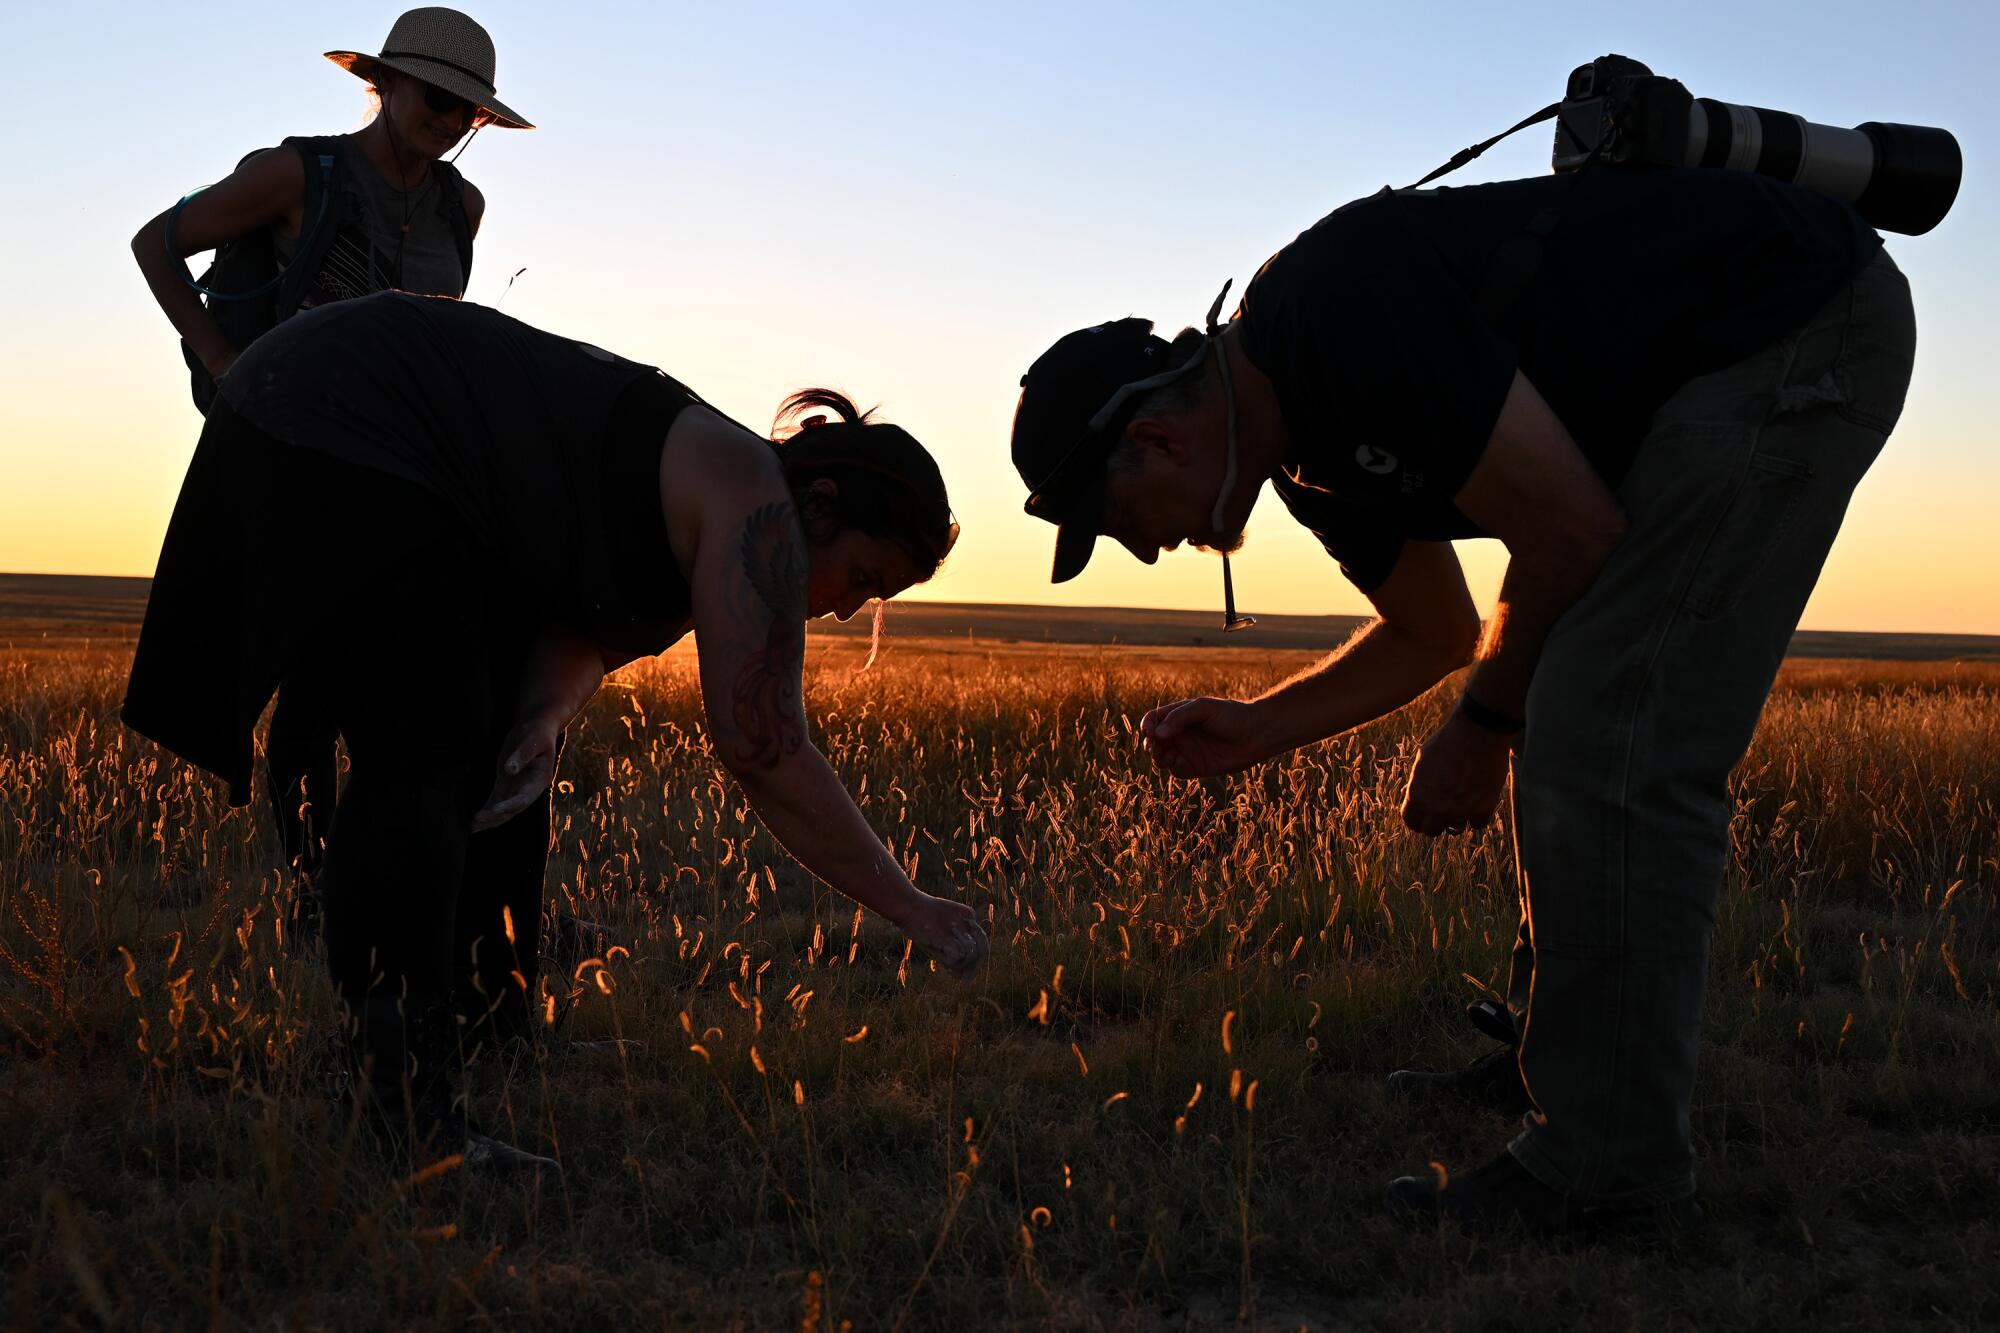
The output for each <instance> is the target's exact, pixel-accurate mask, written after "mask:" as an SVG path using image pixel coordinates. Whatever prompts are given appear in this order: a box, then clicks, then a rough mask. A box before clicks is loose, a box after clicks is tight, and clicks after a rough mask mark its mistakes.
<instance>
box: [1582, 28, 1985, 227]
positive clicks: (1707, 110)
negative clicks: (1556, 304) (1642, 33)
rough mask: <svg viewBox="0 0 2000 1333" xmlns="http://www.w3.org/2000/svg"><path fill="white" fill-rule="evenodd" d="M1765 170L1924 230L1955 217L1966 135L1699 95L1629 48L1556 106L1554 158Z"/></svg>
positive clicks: (1884, 222)
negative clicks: (1818, 119)
mask: <svg viewBox="0 0 2000 1333" xmlns="http://www.w3.org/2000/svg"><path fill="white" fill-rule="evenodd" d="M1599 163H1601V164H1604V165H1608V166H1614V167H1631V166H1654V167H1710V168H1718V169H1721V170H1725V171H1754V172H1757V173H1758V174H1760V175H1764V176H1770V177H1772V178H1774V179H1776V180H1782V181H1786V182H1788V183H1790V184H1793V185H1797V186H1800V187H1802V188H1804V189H1808V190H1813V191H1815V192H1817V193H1820V194H1825V195H1831V196H1832V197H1833V198H1836V199H1840V200H1844V201H1845V202H1847V203H1848V204H1851V205H1852V206H1853V207H1854V210H1855V211H1856V212H1857V213H1859V214H1861V216H1862V218H1863V219H1865V220H1866V221H1867V222H1868V223H1869V224H1870V225H1872V226H1875V227H1880V228H1883V229H1884V230H1887V231H1898V232H1903V233H1906V234H1908V235H1911V236H1918V235H1922V234H1923V233H1924V232H1927V231H1929V230H1930V229H1931V228H1932V227H1935V226H1936V225H1937V224H1938V223H1939V222H1941V221H1943V219H1944V215H1945V214H1946V213H1947V212H1949V211H1950V210H1951V205H1952V202H1953V201H1954V200H1955V199H1956V198H1957V197H1958V186H1959V180H1960V177H1961V176H1962V174H1963V171H1964V162H1963V158H1962V157H1961V155H1960V153H1959V148H1958V140H1956V139H1954V138H1953V137H1952V136H1951V133H1950V132H1949V131H1947V130H1941V129H1935V128H1932V127H1930V126H1926V125H1898V124H1893V123H1889V122H1884V121H1869V122H1867V123H1866V124H1863V125H1857V126H1855V127H1854V128H1853V129H1839V128H1837V127H1835V126H1831V125H1818V124H1814V123H1813V122H1812V121H1809V120H1807V119H1805V118H1804V117H1803V116H1796V115H1793V114H1792V113H1790V112H1787V111H1772V110H1770V109H1768V108H1765V107H1754V106H1739V105H1737V104H1735V103H1733V102H1718V101H1716V100H1715V99H1713V98H1708V97H1701V98H1697V97H1695V96H1694V95H1692V94H1691V93H1689V92H1688V90H1687V89H1686V88H1685V87H1684V86H1682V84H1681V83H1680V82H1679V81H1677V80H1674V79H1668V78H1662V77H1661V76H1659V75H1656V74H1654V73H1653V71H1652V70H1650V69H1648V68H1647V67H1646V66H1645V65H1642V64H1640V63H1639V62H1638V61H1636V60H1631V59H1627V58H1626V57H1624V56H1619V55H1608V56H1602V57H1600V58H1598V59H1596V60H1593V61H1592V62H1590V63H1589V64H1588V65H1579V66H1577V68H1576V69H1575V70H1574V71H1572V72H1571V74H1570V76H1569V85H1568V87H1567V88H1566V89H1565V90H1564V92H1563V100H1562V102H1561V103H1560V105H1559V106H1558V108H1557V112H1556V136H1555V147H1554V150H1553V152H1552V153H1551V154H1550V164H1551V165H1552V166H1553V167H1554V168H1555V169H1556V170H1557V171H1577V170H1581V169H1582V168H1584V167H1586V166H1590V165H1593V164H1599Z"/></svg>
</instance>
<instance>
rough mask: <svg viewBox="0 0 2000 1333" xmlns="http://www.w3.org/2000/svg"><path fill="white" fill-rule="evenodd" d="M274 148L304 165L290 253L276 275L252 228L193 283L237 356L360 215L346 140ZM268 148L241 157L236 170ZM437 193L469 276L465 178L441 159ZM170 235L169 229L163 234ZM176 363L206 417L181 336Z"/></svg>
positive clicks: (301, 290) (272, 255)
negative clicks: (296, 237)
mask: <svg viewBox="0 0 2000 1333" xmlns="http://www.w3.org/2000/svg"><path fill="white" fill-rule="evenodd" d="M280 146H281V147H288V148H291V149H293V150H294V151H296V152H297V153H298V155H299V157H300V158H301V159H302V160H303V164H304V166H305V195H304V198H303V199H302V201H301V205H300V209H299V218H300V223H299V225H300V228H301V230H300V234H299V244H298V250H297V252H296V253H295V254H294V255H293V256H292V262H291V263H290V264H288V265H287V266H286V267H285V269H284V272H283V274H282V275H281V274H280V273H279V271H278V250H277V243H276V240H275V238H274V237H273V236H272V234H271V229H270V228H269V227H259V228H258V229H257V230H255V231H253V232H250V233H248V234H247V235H243V236H239V237H237V238H236V239H235V240H233V241H226V242H224V243H223V244H222V245H219V246H217V247H216V249H215V258H214V260H213V261H212V262H211V263H210V264H209V266H208V270H207V272H205V273H203V274H202V275H201V277H200V278H198V279H196V280H195V287H196V289H197V290H199V291H201V292H202V304H203V305H205V306H206V307H207V308H208V313H209V315H210V317H211V318H213V319H214V320H215V322H216V324H217V326H219V327H220V328H221V330H222V336H223V337H224V338H225V339H227V340H228V342H229V345H230V346H231V347H234V348H235V349H236V350H237V351H238V352H241V351H243V350H244V349H245V348H247V347H249V346H250V344H251V343H253V342H255V341H256V340H257V339H258V338H259V337H260V336H262V335H263V334H265V333H267V332H269V331H270V330H271V329H274V328H276V327H277V326H278V325H279V324H282V323H283V322H284V321H286V320H288V319H290V318H291V317H292V316H293V315H295V314H297V313H298V309H299V302H300V301H301V300H302V299H303V297H304V295H305V292H306V288H307V286H308V284H309V283H310V282H311V280H312V279H313V278H314V277H316V276H317V275H318V274H319V270H320V266H321V264H322V263H324V262H325V259H326V254H327V250H328V249H329V248H330V247H331V246H332V244H333V242H334V239H335V238H336V237H337V236H339V235H340V233H341V230H342V228H344V227H346V226H349V225H350V224H352V223H354V222H356V221H357V220H358V219H359V218H360V216H361V204H360V200H359V199H358V198H357V197H356V195H355V194H354V192H353V190H352V189H350V188H349V187H348V184H347V163H346V161H345V160H344V159H345V156H346V154H347V152H348V151H350V149H351V145H350V144H349V142H348V141H347V140H346V139H344V138H340V137H334V136H330V135H329V136H299V137H294V138H289V139H286V140H285V141H284V143H283V144H282V145H280ZM265 151H269V150H266V149H261V148H260V149H258V150H256V152H252V153H247V154H245V155H244V156H243V158H242V160H241V161H239V162H238V163H237V164H236V165H237V167H238V168H239V169H240V168H241V167H242V166H243V163H245V162H248V161H249V160H250V159H251V158H253V157H256V156H257V155H258V153H262V152H265ZM431 170H433V171H436V172H438V173H439V177H438V179H439V182H440V183H441V185H442V186H443V189H444V207H445V212H446V215H447V216H448V218H449V219H450V222H451V233H452V240H453V242H454V243H456V245H457V246H458V259H459V267H460V270H461V271H462V272H463V273H464V275H465V277H466V278H467V279H470V278H471V276H472V223H471V219H470V218H468V217H467V216H466V212H465V177H463V176H461V175H460V174H459V172H458V168H457V167H454V166H452V165H451V164H450V163H449V162H433V163H432V164H431ZM169 234H171V231H170V232H169ZM181 359H182V360H184V361H186V362H187V367H188V380H189V389H190V391H191V392H192V394H193V396H194V405H195V406H196V407H197V408H199V409H200V410H201V412H202V413H203V414H204V415H206V414H207V412H208V409H209V407H210V406H211V405H212V404H213V403H214V402H215V379H214V377H213V376H211V375H210V374H209V373H208V368H207V367H206V366H204V365H203V364H202V363H201V358H200V357H198V356H196V355H195V354H194V349H193V348H191V347H189V346H188V344H187V340H186V339H182V340H181Z"/></svg>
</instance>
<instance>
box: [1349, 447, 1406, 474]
mask: <svg viewBox="0 0 2000 1333" xmlns="http://www.w3.org/2000/svg"><path fill="white" fill-rule="evenodd" d="M1354 461H1355V462H1356V463H1359V464H1360V465H1361V470H1362V471H1363V472H1373V473H1375V474H1376V475H1378V476H1386V475H1388V474H1389V473H1391V472H1394V471H1395V470H1396V469H1397V468H1398V467H1399V466H1401V463H1400V461H1399V460H1398V459H1397V457H1396V455H1394V454H1392V453H1390V452H1389V451H1388V450H1387V449H1378V448H1376V447H1375V446H1374V445H1372V444H1364V445H1362V446H1361V447H1360V448H1358V449H1356V450H1355V451H1354Z"/></svg>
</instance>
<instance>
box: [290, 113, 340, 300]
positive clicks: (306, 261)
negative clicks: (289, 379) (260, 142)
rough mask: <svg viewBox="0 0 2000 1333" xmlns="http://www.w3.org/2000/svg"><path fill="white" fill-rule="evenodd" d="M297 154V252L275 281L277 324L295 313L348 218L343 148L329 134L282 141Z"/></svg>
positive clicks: (338, 141)
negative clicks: (301, 178)
mask: <svg viewBox="0 0 2000 1333" xmlns="http://www.w3.org/2000/svg"><path fill="white" fill-rule="evenodd" d="M285 145H286V146H288V147H290V148H291V149H292V150H293V151H295V152H297V153H298V155H299V158H300V160H301V165H302V166H303V167H304V168H305V192H304V194H303V195H302V196H301V197H300V201H299V217H300V218H301V219H303V220H302V222H301V223H300V231H299V244H298V249H297V250H296V251H295V252H294V253H293V255H292V262H291V263H290V264H287V265H286V266H285V271H284V273H283V275H282V276H281V277H280V279H279V282H278V297H277V310H276V312H275V313H276V315H277V321H276V322H277V323H280V324H282V323H284V322H285V321H286V320H287V319H290V318H291V317H292V316H293V315H294V314H296V313H297V312H298V308H299V302H300V300H301V299H303V298H304V295H305V287H306V283H307V282H308V281H309V280H310V279H311V278H312V277H313V276H314V275H315V274H317V273H318V272H319V266H320V263H321V261H323V260H324V259H325V258H326V252H327V248H328V247H329V246H331V245H332V244H333V238H334V237H335V236H336V235H338V234H339V232H340V228H341V225H342V224H343V223H345V222H346V221H347V219H348V213H349V211H350V210H349V204H348V200H347V196H346V192H345V191H344V190H342V189H341V188H340V187H341V184H342V182H343V181H344V179H345V169H344V167H343V165H342V162H341V156H342V150H343V147H344V145H343V144H342V142H341V140H340V139H338V138H336V137H333V136H331V135H318V136H298V137H294V138H289V139H286V140H285Z"/></svg>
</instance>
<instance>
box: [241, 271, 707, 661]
mask: <svg viewBox="0 0 2000 1333" xmlns="http://www.w3.org/2000/svg"><path fill="white" fill-rule="evenodd" d="M221 391H222V395H223V397H224V398H225V399H227V400H228V402H229V404H230V406H231V407H233V408H235V410H236V411H237V412H238V413H239V414H240V415H241V416H242V417H244V419H245V420H247V421H249V422H250V423H251V424H252V425H254V426H256V427H258V428H259V429H260V430H262V431H264V432H265V433H266V434H269V435H271V436H272V437H274V438H276V439H278V440H281V441H283V442H285V443H287V444H290V445H294V446H296V447H299V448H306V449H312V450H315V451H317V452H320V453H324V454H327V455H330V456H332V457H335V458H339V459H342V460H344V461H346V462H349V463H355V464H359V465H361V466H363V467H367V468H372V469H375V470H377V471H381V472H386V473H389V474H391V475H393V476H397V477H402V478H404V479H406V480H409V481H412V482H415V483H416V484H417V485H419V486H421V487H423V488H424V489H425V490H427V491H429V492H431V493H432V494H434V495H436V496H437V497H439V498H440V499H442V500H443V501H444V502H445V503H446V504H447V505H448V506H449V507H450V508H451V509H452V510H453V511H454V513H455V514H456V515H457V516H458V518H459V519H460V520H461V521H462V523H463V524H464V526H465V529H466V530H467V532H468V533H470V534H471V536H472V539H473V540H474V541H475V542H477V543H478V544H479V545H480V546H482V547H483V548H484V550H485V552H486V553H487V554H488V555H489V556H490V557H491V561H492V567H493V569H494V571H495V578H494V586H493V588H492V589H490V590H489V591H490V592H492V593H497V594H499V595H500V596H501V597H502V598H503V599H504V600H506V601H507V602H510V603H513V604H516V605H517V606H518V608H519V609H520V610H521V611H523V612H526V613H529V614H533V615H536V616H540V617H545V618H550V619H555V620H558V621H562V622H567V623H569V624H571V625H572V626H573V627H575V628H576V629H578V630H580V631H582V632H584V633H586V634H588V635H590V636H591V637H593V638H594V639H596V640H598V641H599V642H601V643H603V644H605V646H607V647H609V648H613V649H615V650H617V651H619V652H621V653H623V654H624V655H627V656H640V655H645V654H649V653H657V652H659V651H661V650H662V649H663V648H664V647H665V646H666V645H667V644H668V643H670V642H672V640H673V639H674V638H675V637H678V635H679V634H680V633H681V632H682V631H683V630H684V629H685V625H686V619H687V616H688V613H689V609H690V606H691V600H692V599H691V597H690V594H689V590H688V587H687V582H686V579H685V578H684V577H683V576H682V575H681V573H680V570H679V568H678V566H677V565H676V564H675V563H674V560H673V553H672V550H671V548H670V547H669V546H668V544H667V531H666V521H665V518H664V516H663V515H662V513H661V510H660V490H659V484H658V476H659V460H660V454H659V451H660V448H661V445H662V444H663V442H664V441H665V438H666V433H667V429H668V427H670V426H671V425H672V423H673V420H674V418H675V417H676V416H678V415H679V413H680V411H681V410H682V409H683V408H685V407H687V406H689V405H691V404H698V403H700V402H701V399H700V398H699V397H698V396H697V395H695V394H694V393H693V392H692V391H691V390H689V389H687V388H686V387H685V386H683V385H681V384H678V383H676V382H675V381H673V380H671V379H669V378H667V377H666V376H664V375H662V374H661V373H660V372H659V371H658V370H656V369H655V368H653V367H652V366H647V365H642V364H640V363H639V362H636V361H628V360H626V359H625V358H623V357H619V356H615V355H613V354H612V353H610V352H607V351H604V350H603V349H601V348H598V347H594V346H592V345H590V344H588V343H582V342H577V341H574V340H572V339H569V338H563V337H560V336H558V335H556V334H552V333H545V332H543V331H542V330H540V329H536V328H532V327H530V326H529V325H526V324H523V323H521V322H520V321H519V320H516V319H511V318H509V317H508V316H506V315H502V314H500V313H499V312H497V311H494V310H489V309H487V308H486V307H484V306H478V305H472V304H468V303H466V302H462V301H453V300H446V299H441V298H435V297H423V296H413V295H410V294H408V293H403V292H383V293H380V294H377V295H374V296H366V297H361V298H359V299H357V300H352V301H341V302H338V303H335V304H332V305H327V306H322V307H319V308H317V309H314V310H310V311H306V312H304V313H303V314H300V315H299V316H297V317H296V318H294V319H291V320H288V321H286V322H285V323H284V324H281V325H279V326H278V327H277V328H275V329H273V330H272V331H271V332H269V333H267V334H265V335H264V336H263V337H261V338H259V339H258V340H257V341H256V342H255V343H253V344H251V346H250V347H249V349H248V350H247V351H245V352H244V354H243V356H242V357H241V359H239V360H238V361H237V362H236V364H235V365H234V366H232V367H231V368H230V371H229V373H228V374H227V375H225V376H224V377H223V379H222V382H221ZM357 536H358V538H359V539H360V540H366V534H357Z"/></svg>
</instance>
